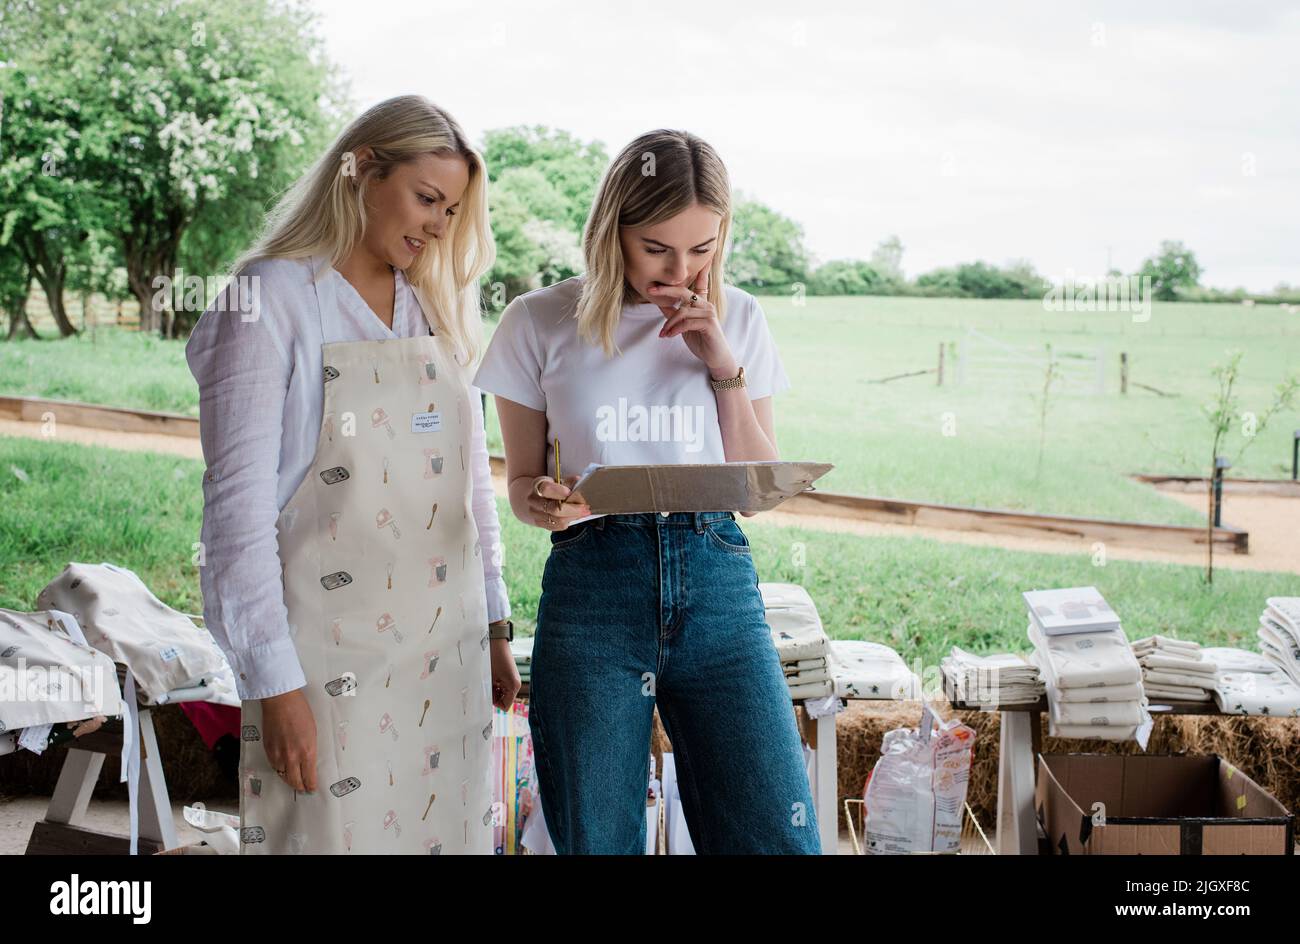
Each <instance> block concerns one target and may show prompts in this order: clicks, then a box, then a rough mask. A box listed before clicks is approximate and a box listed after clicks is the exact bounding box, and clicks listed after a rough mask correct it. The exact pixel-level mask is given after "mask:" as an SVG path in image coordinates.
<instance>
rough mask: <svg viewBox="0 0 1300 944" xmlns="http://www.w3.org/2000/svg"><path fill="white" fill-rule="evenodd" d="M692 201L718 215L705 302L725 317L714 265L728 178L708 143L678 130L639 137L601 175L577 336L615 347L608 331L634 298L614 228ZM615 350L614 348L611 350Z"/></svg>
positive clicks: (656, 218) (664, 215) (657, 217)
mask: <svg viewBox="0 0 1300 944" xmlns="http://www.w3.org/2000/svg"><path fill="white" fill-rule="evenodd" d="M695 203H699V204H700V205H701V206H705V207H708V208H709V209H710V210H713V211H715V212H717V213H718V214H719V215H721V217H722V225H721V226H720V227H719V228H718V239H717V243H716V244H715V245H716V247H717V251H716V252H715V253H714V254H713V261H712V263H711V264H710V266H709V301H710V302H712V303H713V307H714V309H715V310H716V311H717V312H718V319H719V320H721V319H723V318H724V317H726V309H725V305H724V300H725V298H726V292H725V291H724V287H723V283H722V268H723V262H724V261H725V256H726V249H727V235H728V232H729V230H730V229H731V181H730V179H729V178H728V176H727V168H726V167H725V166H724V165H723V163H722V160H721V158H719V157H718V155H717V152H716V151H714V150H713V148H712V147H710V146H709V144H708V143H707V142H706V141H704V140H702V139H701V138H698V137H696V136H695V135H693V134H690V133H689V132H686V131H668V130H664V129H660V130H658V131H651V132H648V133H647V134H643V135H641V136H640V137H639V138H637V139H636V140H635V141H633V142H632V143H631V144H629V145H628V146H627V147H625V148H623V150H622V151H620V152H619V155H618V156H617V157H616V158H614V160H613V162H612V163H611V164H610V165H609V168H608V169H607V170H606V171H605V175H604V176H603V177H602V178H601V181H600V187H599V189H598V190H597V191H596V199H595V200H594V201H593V202H592V206H591V215H590V216H589V217H588V218H587V226H586V229H585V230H584V231H583V235H582V252H583V255H584V256H585V257H586V263H587V275H586V278H585V280H584V281H583V286H582V294H581V295H580V296H579V298H578V306H577V311H576V317H577V319H578V335H579V337H581V338H583V339H585V340H587V341H589V342H590V343H592V344H600V345H601V346H602V347H604V349H605V354H606V356H610V355H612V354H614V353H615V352H618V346H617V345H616V344H615V343H614V332H615V329H616V328H617V327H618V318H619V314H620V313H621V312H622V310H623V306H624V305H625V304H627V303H629V302H632V301H634V300H635V299H636V297H637V296H636V292H635V291H634V290H633V289H632V287H631V286H630V285H628V284H627V280H626V279H625V278H624V269H623V247H622V244H621V243H620V242H619V227H620V226H653V225H654V224H656V223H662V222H663V221H664V220H667V219H670V218H671V217H674V216H676V215H677V214H678V213H681V212H682V211H683V210H685V209H688V208H689V207H690V206H691V205H692V204H695ZM619 353H621V352H619Z"/></svg>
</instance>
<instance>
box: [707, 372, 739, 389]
mask: <svg viewBox="0 0 1300 944" xmlns="http://www.w3.org/2000/svg"><path fill="white" fill-rule="evenodd" d="M709 383H711V384H713V389H714V390H734V389H736V388H737V387H743V386H745V368H743V367H742V368H740V373H738V374H736V376H734V377H728V378H727V379H726V380H714V379H713V378H712V377H710V378H709Z"/></svg>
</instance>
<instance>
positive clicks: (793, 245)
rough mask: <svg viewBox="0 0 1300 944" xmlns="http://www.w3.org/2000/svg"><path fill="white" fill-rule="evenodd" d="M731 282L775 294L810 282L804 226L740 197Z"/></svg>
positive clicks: (733, 230) (734, 224)
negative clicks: (778, 289)
mask: <svg viewBox="0 0 1300 944" xmlns="http://www.w3.org/2000/svg"><path fill="white" fill-rule="evenodd" d="M727 271H728V274H729V277H730V279H731V281H732V282H733V283H734V284H736V285H738V286H740V287H741V288H744V289H747V290H749V291H763V290H767V291H771V290H772V289H776V288H786V287H788V286H790V285H792V284H793V283H795V282H807V280H808V250H807V249H805V248H804V243H803V227H802V226H800V225H799V224H798V223H796V222H795V221H794V220H792V219H790V218H789V217H786V216H782V215H781V214H780V213H778V212H777V211H775V210H773V209H772V208H771V207H768V206H765V205H764V204H762V203H759V202H758V201H757V200H751V199H748V198H746V197H744V196H742V195H740V194H737V195H736V197H735V200H734V202H733V205H732V218H731V252H730V254H729V255H728V257H727Z"/></svg>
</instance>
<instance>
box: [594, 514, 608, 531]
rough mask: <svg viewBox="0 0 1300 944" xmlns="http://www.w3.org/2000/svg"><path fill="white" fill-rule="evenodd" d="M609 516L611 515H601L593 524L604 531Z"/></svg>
mask: <svg viewBox="0 0 1300 944" xmlns="http://www.w3.org/2000/svg"><path fill="white" fill-rule="evenodd" d="M608 517H609V515H601V516H600V517H599V518H597V519H596V520H595V521H593V522H592V524H593V525H595V526H596V528H597V529H599V530H601V531H604V530H605V519H606V518H608Z"/></svg>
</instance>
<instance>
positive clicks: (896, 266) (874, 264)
mask: <svg viewBox="0 0 1300 944" xmlns="http://www.w3.org/2000/svg"><path fill="white" fill-rule="evenodd" d="M871 268H872V269H874V270H875V271H876V274H877V275H879V276H880V278H881V279H882V280H883V281H884V282H885V283H886V284H887V285H889V286H890V287H891V288H902V286H903V285H904V283H905V282H906V280H905V279H904V278H903V241H902V240H901V239H899V238H898V236H897V235H892V236H888V237H886V238H885V239H882V240H881V241H880V245H878V246H877V247H876V250H875V252H873V253H872V254H871Z"/></svg>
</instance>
